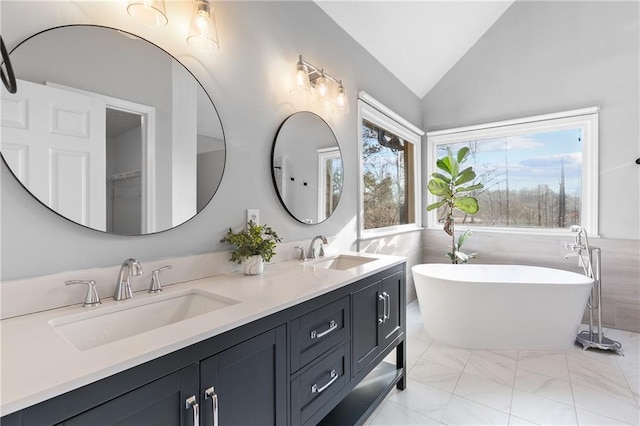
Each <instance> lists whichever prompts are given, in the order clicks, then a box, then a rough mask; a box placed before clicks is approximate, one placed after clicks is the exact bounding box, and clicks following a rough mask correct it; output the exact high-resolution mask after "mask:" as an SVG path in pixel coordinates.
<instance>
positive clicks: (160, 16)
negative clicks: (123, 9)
mask: <svg viewBox="0 0 640 426" xmlns="http://www.w3.org/2000/svg"><path fill="white" fill-rule="evenodd" d="M127 13H128V14H129V16H131V17H132V18H133V19H136V20H138V21H140V22H141V23H143V24H144V25H147V26H149V27H155V28H160V27H164V26H165V25H167V22H169V20H168V19H167V11H166V9H165V7H164V0H129V4H128V5H127Z"/></svg>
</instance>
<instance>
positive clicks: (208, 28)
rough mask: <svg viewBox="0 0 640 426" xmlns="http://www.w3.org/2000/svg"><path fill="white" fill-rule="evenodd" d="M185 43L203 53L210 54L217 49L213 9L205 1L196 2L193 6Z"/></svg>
mask: <svg viewBox="0 0 640 426" xmlns="http://www.w3.org/2000/svg"><path fill="white" fill-rule="evenodd" d="M187 43H189V44H190V45H191V46H193V47H194V48H195V49H198V50H202V51H205V52H211V51H212V50H214V49H217V48H218V47H219V46H218V30H217V29H216V20H215V16H214V14H213V8H212V7H211V6H210V5H209V3H208V2H207V1H205V0H196V2H195V4H194V5H193V13H192V14H191V24H190V25H189V36H188V37H187Z"/></svg>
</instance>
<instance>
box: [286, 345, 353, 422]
mask: <svg viewBox="0 0 640 426" xmlns="http://www.w3.org/2000/svg"><path fill="white" fill-rule="evenodd" d="M349 353H350V352H349V342H345V343H344V344H343V345H341V346H339V347H337V348H336V349H334V350H333V351H331V352H330V353H328V354H327V355H326V356H324V357H322V358H321V359H320V360H319V361H318V362H316V363H315V364H313V365H311V366H310V367H309V368H307V369H306V371H303V372H302V373H301V374H299V375H297V377H295V378H294V379H293V380H291V420H292V424H294V425H301V424H304V423H305V422H306V421H307V420H309V419H310V418H311V416H313V415H314V414H315V413H316V412H318V410H320V409H321V408H323V407H324V406H325V405H326V404H327V402H329V401H330V400H331V398H332V397H333V396H334V395H336V394H337V393H338V392H340V390H341V389H342V388H343V387H344V386H345V385H346V384H347V382H348V381H349V378H350V377H351V373H350V363H349V359H350V358H349ZM332 408H333V407H326V411H327V412H328V411H329V410H331V409H332Z"/></svg>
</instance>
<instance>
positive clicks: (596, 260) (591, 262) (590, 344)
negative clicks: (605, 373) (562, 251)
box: [564, 225, 624, 355]
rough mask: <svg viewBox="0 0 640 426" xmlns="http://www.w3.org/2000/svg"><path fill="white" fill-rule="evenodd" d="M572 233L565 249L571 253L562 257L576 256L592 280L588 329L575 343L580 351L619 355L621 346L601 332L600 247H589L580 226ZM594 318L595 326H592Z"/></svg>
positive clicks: (588, 306) (579, 335) (572, 229)
mask: <svg viewBox="0 0 640 426" xmlns="http://www.w3.org/2000/svg"><path fill="white" fill-rule="evenodd" d="M571 231H572V232H576V236H575V241H574V243H573V244H566V248H568V249H571V253H568V254H566V255H565V256H564V258H565V259H567V258H569V257H572V256H577V257H578V259H579V262H580V266H582V269H583V270H584V274H585V275H586V276H588V277H590V278H592V279H593V286H592V288H591V294H590V295H589V301H588V302H587V310H588V311H589V329H588V330H583V331H581V332H580V333H578V336H577V337H576V341H577V342H578V343H580V344H581V345H582V350H585V351H586V350H587V349H589V348H597V349H602V350H608V351H614V352H616V353H617V354H619V355H624V354H623V353H622V344H620V342H617V341H615V340H612V339H609V338H608V337H605V336H604V332H603V331H602V305H601V303H600V302H601V300H602V280H601V275H600V247H591V246H589V238H588V237H587V232H586V231H585V229H584V228H583V227H582V226H577V225H574V226H572V227H571ZM594 316H595V317H596V320H597V322H598V323H597V325H595V324H594Z"/></svg>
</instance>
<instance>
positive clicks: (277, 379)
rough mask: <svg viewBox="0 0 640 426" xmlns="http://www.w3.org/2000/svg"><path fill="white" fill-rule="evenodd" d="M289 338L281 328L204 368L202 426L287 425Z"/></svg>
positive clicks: (213, 359)
mask: <svg viewBox="0 0 640 426" xmlns="http://www.w3.org/2000/svg"><path fill="white" fill-rule="evenodd" d="M286 338H287V337H286V327H285V326H284V325H282V326H280V327H278V328H276V329H274V330H271V331H268V332H266V333H263V334H261V335H259V336H257V337H254V338H252V339H250V340H247V341H246V342H243V343H241V344H239V345H237V346H234V347H233V348H230V349H227V350H226V351H224V352H222V353H220V354H217V355H215V356H212V357H210V358H207V359H205V360H204V361H202V362H201V363H200V403H201V406H200V412H201V424H202V425H214V424H216V425H217V424H220V425H238V426H246V425H284V424H286V423H287V411H286V407H287V401H286V399H287V379H286V377H287V376H286V371H287V370H286V367H287V365H286V361H287V356H286V347H287V346H286ZM216 411H217V417H218V422H217V423H214V421H213V416H214V413H216Z"/></svg>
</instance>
